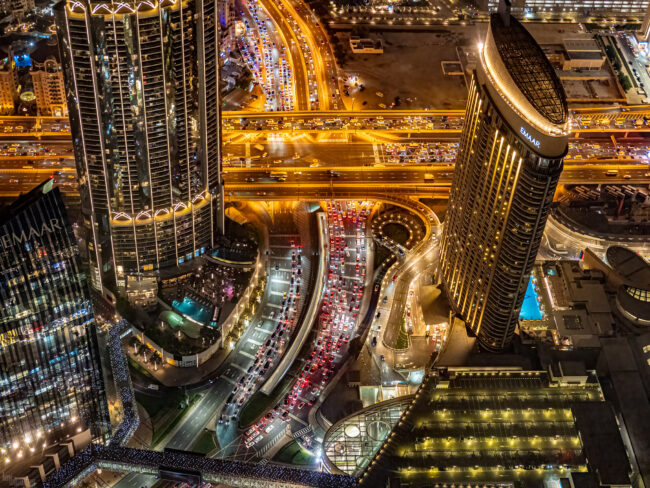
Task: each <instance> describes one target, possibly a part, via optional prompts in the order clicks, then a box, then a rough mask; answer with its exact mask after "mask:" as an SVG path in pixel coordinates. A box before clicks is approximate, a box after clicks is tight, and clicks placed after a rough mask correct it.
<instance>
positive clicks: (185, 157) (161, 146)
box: [55, 0, 223, 290]
mask: <svg viewBox="0 0 650 488" xmlns="http://www.w3.org/2000/svg"><path fill="white" fill-rule="evenodd" d="M216 5H217V0H184V1H180V0H162V1H158V0H151V1H149V0H144V1H124V2H110V1H107V2H89V1H88V0H66V1H62V2H61V3H59V4H58V5H57V6H56V7H55V16H56V23H57V30H58V36H59V44H60V49H61V59H62V63H63V67H64V74H65V81H66V87H67V99H68V108H69V112H70V124H71V127H72V135H73V138H74V149H75V157H76V163H77V172H78V175H79V181H80V186H81V195H82V205H83V211H84V218H85V223H86V228H87V229H88V230H89V236H88V242H89V246H88V247H89V253H88V254H89V258H90V261H91V267H92V270H93V276H92V281H93V284H94V285H95V286H96V287H98V288H100V287H101V285H102V284H109V285H111V284H112V283H115V284H116V285H117V288H118V290H124V289H125V287H126V286H127V284H128V283H129V282H130V279H132V278H142V277H149V278H150V277H152V276H156V275H157V274H158V273H159V272H160V270H162V269H169V268H170V267H174V266H178V265H180V264H182V263H184V262H187V261H189V260H191V259H193V258H195V257H197V256H199V255H201V254H202V253H204V252H205V251H206V250H207V249H209V248H210V247H211V246H213V245H214V243H215V237H216V236H217V234H218V233H220V232H221V230H222V228H223V196H222V181H221V175H220V151H221V149H220V124H219V115H220V114H219V76H218V66H219V60H218V52H219V51H218V46H217V43H218V35H217V29H218V25H219V19H218V17H217V8H216Z"/></svg>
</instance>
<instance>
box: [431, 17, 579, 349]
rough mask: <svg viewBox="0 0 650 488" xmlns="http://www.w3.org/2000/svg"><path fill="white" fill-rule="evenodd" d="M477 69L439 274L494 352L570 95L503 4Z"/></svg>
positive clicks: (511, 320) (524, 273)
mask: <svg viewBox="0 0 650 488" xmlns="http://www.w3.org/2000/svg"><path fill="white" fill-rule="evenodd" d="M479 58H480V63H479V66H478V67H477V69H476V71H475V72H474V74H473V76H472V82H471V86H470V88H469V99H468V102H467V116H466V118H465V125H464V127H463V132H462V136H461V142H460V150H459V152H458V157H457V159H456V169H455V172H454V179H453V183H452V188H451V195H450V199H449V207H448V210H447V217H446V220H445V229H444V234H443V238H442V243H441V262H440V275H441V277H442V280H443V282H444V284H445V287H446V289H447V292H448V295H449V298H450V301H451V304H452V307H453V308H454V309H455V311H456V312H457V313H458V314H460V315H461V316H462V317H463V319H464V320H465V321H466V324H467V325H468V326H469V327H470V328H471V329H472V331H474V332H475V333H476V334H477V336H478V340H479V342H480V344H481V345H482V346H483V347H484V348H486V349H488V350H491V351H499V350H502V349H503V348H504V347H506V346H507V345H508V343H509V342H510V340H511V339H512V336H513V334H514V330H515V327H516V325H517V319H518V317H519V310H520V308H521V303H522V300H523V297H524V293H525V291H526V286H527V284H528V277H529V274H530V271H531V269H532V266H533V264H534V263H535V257H536V255H537V250H538V249H539V245H540V241H541V238H542V234H543V232H544V225H545V223H546V218H547V216H548V212H549V208H550V205H551V203H552V201H553V194H554V193H555V187H556V185H557V182H558V179H559V177H560V172H561V171H562V158H563V157H564V155H565V154H566V152H567V147H568V141H567V119H568V109H567V102H566V96H565V94H564V90H563V88H562V85H561V84H560V80H559V79H558V77H557V76H556V74H555V72H554V70H553V67H552V66H551V64H550V63H549V61H548V60H547V59H546V56H545V55H544V53H543V52H542V50H541V48H540V47H539V46H538V45H537V43H536V42H535V40H534V39H533V38H532V36H531V35H530V34H529V33H528V31H526V29H524V27H523V26H522V25H521V24H520V23H519V22H518V21H517V20H515V19H514V18H513V17H512V16H510V13H509V9H508V8H507V7H506V6H505V5H503V6H502V8H501V9H500V12H499V13H497V14H492V16H491V18H490V26H489V29H488V33H487V37H486V40H485V44H481V45H479Z"/></svg>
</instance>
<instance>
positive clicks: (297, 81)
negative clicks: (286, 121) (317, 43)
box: [259, 0, 311, 113]
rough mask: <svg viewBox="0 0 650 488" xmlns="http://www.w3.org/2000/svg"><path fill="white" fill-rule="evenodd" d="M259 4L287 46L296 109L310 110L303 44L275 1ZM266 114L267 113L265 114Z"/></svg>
mask: <svg viewBox="0 0 650 488" xmlns="http://www.w3.org/2000/svg"><path fill="white" fill-rule="evenodd" d="M259 4H260V5H261V6H262V8H263V9H264V10H265V11H266V13H267V14H268V16H269V17H270V18H271V19H272V20H273V23H274V25H275V27H276V29H277V32H278V34H279V35H280V37H281V38H282V42H283V44H284V45H285V46H287V53H288V55H289V63H290V65H291V69H292V71H293V81H294V95H295V101H296V108H297V109H298V110H309V108H310V105H311V104H310V99H311V94H310V89H309V76H308V70H307V65H306V63H305V59H307V57H306V55H305V54H306V53H305V52H304V51H303V50H302V47H301V43H300V41H299V39H298V37H297V36H296V33H295V32H294V30H293V29H292V28H291V25H290V24H289V21H288V20H287V18H286V17H285V16H284V14H283V13H282V11H281V10H280V9H279V8H278V6H277V4H276V2H275V1H274V0H259ZM264 113H266V112H264Z"/></svg>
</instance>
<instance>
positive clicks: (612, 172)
mask: <svg viewBox="0 0 650 488" xmlns="http://www.w3.org/2000/svg"><path fill="white" fill-rule="evenodd" d="M605 176H618V170H616V169H608V170H607V172H606V173H605Z"/></svg>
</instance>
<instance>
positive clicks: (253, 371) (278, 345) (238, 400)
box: [219, 240, 302, 424]
mask: <svg viewBox="0 0 650 488" xmlns="http://www.w3.org/2000/svg"><path fill="white" fill-rule="evenodd" d="M289 248H290V253H291V254H290V262H291V269H290V270H289V273H287V270H286V269H284V268H281V267H280V266H281V265H280V264H275V266H274V267H272V269H271V272H270V276H269V278H270V281H271V283H270V284H271V286H275V284H276V283H280V284H288V287H285V288H284V289H285V290H286V291H276V292H274V293H275V294H278V295H279V294H281V297H282V301H281V303H280V304H279V305H278V304H267V305H266V306H265V307H266V308H270V309H271V310H270V311H269V312H268V313H267V314H266V315H263V318H264V319H265V322H267V323H268V322H271V323H272V324H273V325H274V329H273V331H272V332H271V333H270V335H269V336H268V338H267V339H266V340H265V341H264V342H263V343H262V344H261V345H260V346H259V347H258V348H257V353H256V354H255V357H254V361H253V363H252V364H251V365H250V366H249V367H248V369H246V370H244V371H241V374H239V378H238V379H236V380H235V383H236V384H235V385H234V388H233V390H232V392H231V394H230V396H229V397H228V399H227V400H226V404H225V406H224V408H223V409H222V411H221V416H220V418H219V423H220V424H227V423H228V422H231V421H233V422H234V421H236V420H237V419H238V416H239V413H240V411H241V408H242V406H243V405H244V404H245V403H246V401H247V400H248V399H249V398H250V396H251V395H252V394H253V393H255V391H257V389H258V388H260V387H261V386H262V384H263V382H264V379H265V378H266V377H267V376H268V375H269V374H270V371H272V370H273V368H274V367H275V366H276V365H277V362H278V361H279V360H280V358H281V357H282V353H283V352H284V351H285V349H286V348H287V343H288V339H289V338H290V337H291V334H292V333H293V330H294V328H295V325H296V321H297V319H298V310H299V301H300V284H301V278H302V245H300V244H297V243H296V242H295V241H294V240H291V241H289ZM285 262H286V260H285ZM282 266H285V264H282ZM287 274H288V276H287ZM231 370H233V371H234V370H235V369H234V368H231Z"/></svg>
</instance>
